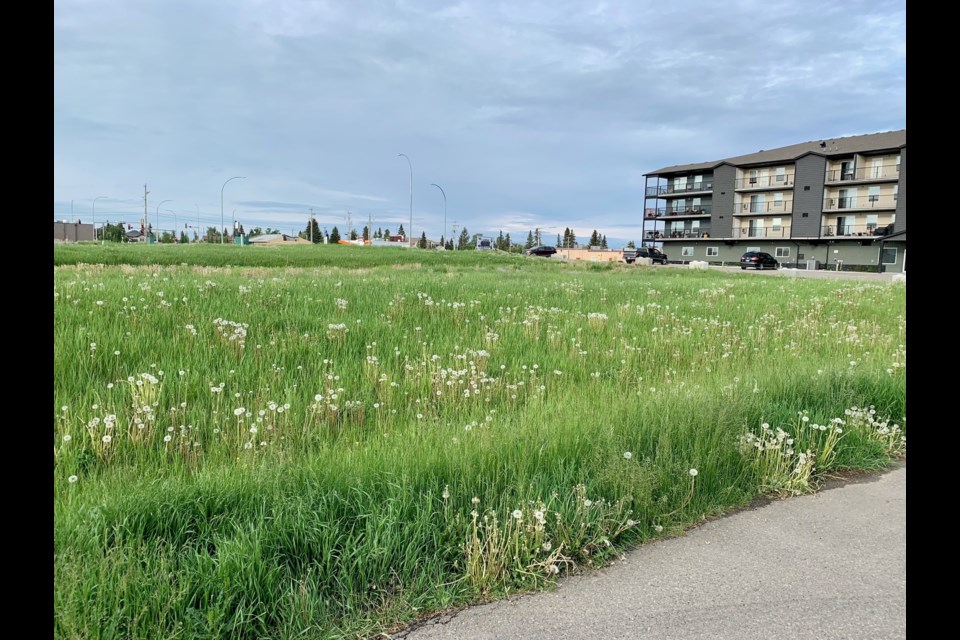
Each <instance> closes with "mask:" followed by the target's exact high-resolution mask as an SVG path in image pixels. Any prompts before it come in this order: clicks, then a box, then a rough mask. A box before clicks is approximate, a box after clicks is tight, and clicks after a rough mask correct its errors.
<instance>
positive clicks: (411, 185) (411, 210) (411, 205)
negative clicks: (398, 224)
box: [397, 153, 413, 247]
mask: <svg viewBox="0 0 960 640" xmlns="http://www.w3.org/2000/svg"><path fill="white" fill-rule="evenodd" d="M400 156H403V157H404V158H407V154H405V153H398V154H397V157H398V158H399V157H400ZM407 165H409V167H410V228H409V229H407V246H408V247H409V246H413V245H411V244H410V240H409V239H410V238H412V237H413V163H411V162H410V158H407Z"/></svg>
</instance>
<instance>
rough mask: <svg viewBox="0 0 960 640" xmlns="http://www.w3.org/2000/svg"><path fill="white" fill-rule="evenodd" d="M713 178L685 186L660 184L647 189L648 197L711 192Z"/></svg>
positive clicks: (688, 183)
mask: <svg viewBox="0 0 960 640" xmlns="http://www.w3.org/2000/svg"><path fill="white" fill-rule="evenodd" d="M712 190H713V178H711V179H709V180H703V181H702V182H687V183H686V184H662V185H659V186H656V187H647V195H648V196H654V197H656V196H668V195H673V194H678V193H695V192H697V191H712Z"/></svg>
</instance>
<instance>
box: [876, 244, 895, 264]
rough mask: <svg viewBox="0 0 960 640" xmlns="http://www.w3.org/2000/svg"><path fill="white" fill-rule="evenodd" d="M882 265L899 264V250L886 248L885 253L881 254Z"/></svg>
mask: <svg viewBox="0 0 960 640" xmlns="http://www.w3.org/2000/svg"><path fill="white" fill-rule="evenodd" d="M880 263H881V264H897V248H896V247H884V248H883V251H881V252H880Z"/></svg>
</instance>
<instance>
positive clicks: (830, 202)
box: [823, 194, 897, 211]
mask: <svg viewBox="0 0 960 640" xmlns="http://www.w3.org/2000/svg"><path fill="white" fill-rule="evenodd" d="M896 207H897V197H896V196H894V195H889V194H888V195H883V196H881V195H876V196H844V197H842V198H827V199H826V200H824V202H823V210H824V211H843V210H851V209H896Z"/></svg>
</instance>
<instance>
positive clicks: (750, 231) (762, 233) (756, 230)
mask: <svg viewBox="0 0 960 640" xmlns="http://www.w3.org/2000/svg"><path fill="white" fill-rule="evenodd" d="M732 237H734V238H789V237H790V227H780V228H779V229H776V228H774V227H750V226H746V227H734V228H733V230H732Z"/></svg>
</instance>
